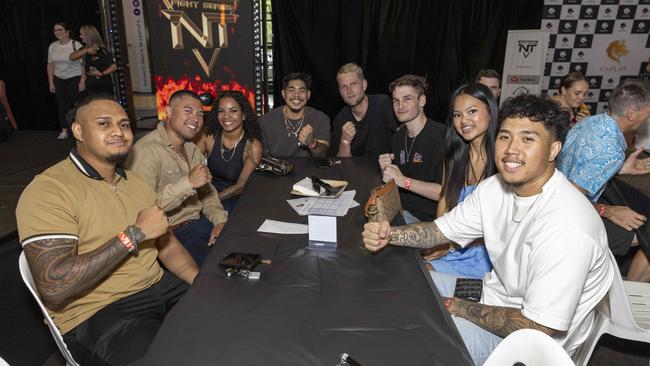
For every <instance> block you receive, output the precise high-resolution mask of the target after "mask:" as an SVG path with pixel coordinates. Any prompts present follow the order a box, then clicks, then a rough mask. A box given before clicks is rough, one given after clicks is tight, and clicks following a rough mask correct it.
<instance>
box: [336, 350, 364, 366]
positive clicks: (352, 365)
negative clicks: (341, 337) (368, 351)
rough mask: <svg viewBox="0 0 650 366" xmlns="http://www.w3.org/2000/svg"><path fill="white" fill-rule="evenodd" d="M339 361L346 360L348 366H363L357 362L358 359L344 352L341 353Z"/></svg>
mask: <svg viewBox="0 0 650 366" xmlns="http://www.w3.org/2000/svg"><path fill="white" fill-rule="evenodd" d="M341 361H344V362H347V363H348V365H350V366H363V365H362V364H360V363H359V361H357V360H355V359H354V358H352V356H350V355H349V354H347V353H345V352H344V353H341Z"/></svg>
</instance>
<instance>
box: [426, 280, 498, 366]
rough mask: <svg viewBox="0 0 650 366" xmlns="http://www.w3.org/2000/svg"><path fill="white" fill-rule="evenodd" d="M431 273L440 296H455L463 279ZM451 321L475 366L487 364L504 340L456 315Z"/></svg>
mask: <svg viewBox="0 0 650 366" xmlns="http://www.w3.org/2000/svg"><path fill="white" fill-rule="evenodd" d="M429 273H430V274H431V278H432V279H433V283H434V284H435V285H436V288H438V292H439V293H440V296H442V297H452V296H454V288H455V287H456V279H457V278H461V277H457V276H454V275H450V274H447V273H441V272H436V271H429ZM451 319H453V321H454V323H455V324H456V328H458V333H460V336H461V338H463V342H465V347H467V350H468V351H469V354H470V356H472V361H474V364H475V365H482V364H483V363H485V360H486V359H487V358H488V357H489V356H490V353H492V351H493V350H494V348H496V346H497V345H498V344H499V343H500V342H501V341H502V340H503V338H501V337H499V336H497V335H495V334H492V333H490V332H488V331H487V330H485V329H483V328H481V327H479V326H478V325H476V324H474V323H472V322H471V321H469V320H467V319H464V318H461V317H459V316H456V315H452V316H451Z"/></svg>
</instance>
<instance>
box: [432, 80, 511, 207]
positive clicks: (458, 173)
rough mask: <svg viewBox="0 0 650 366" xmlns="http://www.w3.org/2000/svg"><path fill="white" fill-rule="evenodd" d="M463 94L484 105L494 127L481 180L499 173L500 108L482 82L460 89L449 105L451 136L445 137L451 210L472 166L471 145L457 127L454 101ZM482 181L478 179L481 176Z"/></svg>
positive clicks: (447, 195)
mask: <svg viewBox="0 0 650 366" xmlns="http://www.w3.org/2000/svg"><path fill="white" fill-rule="evenodd" d="M460 95H469V96H472V97H474V98H476V99H478V100H479V101H481V103H483V104H484V105H485V106H486V108H487V110H488V113H489V116H490V124H489V125H488V128H487V131H486V132H485V136H484V138H483V144H482V145H483V148H484V149H485V155H486V159H487V160H486V162H485V171H484V172H483V176H482V177H481V178H480V179H485V178H487V177H490V176H492V175H494V174H495V173H496V165H495V163H494V140H495V139H496V135H497V115H498V113H499V112H498V111H499V106H498V105H497V102H496V100H495V99H494V95H493V94H492V91H491V90H490V89H489V88H488V87H487V86H485V85H483V84H479V83H470V84H465V85H462V86H460V87H459V88H458V89H456V91H454V94H453V95H452V97H451V101H450V103H449V116H448V117H447V135H446V136H445V147H444V162H445V181H444V184H443V194H444V195H445V198H446V202H447V210H448V211H451V209H452V208H454V207H456V205H457V204H458V198H459V197H460V191H461V190H462V188H463V186H464V185H465V182H466V181H467V175H468V172H469V166H470V157H469V150H470V147H469V145H470V142H469V141H465V140H464V139H463V138H462V137H461V136H460V135H459V134H458V132H457V131H456V128H455V127H454V102H455V101H456V98H457V97H458V96H460ZM477 178H478V177H477Z"/></svg>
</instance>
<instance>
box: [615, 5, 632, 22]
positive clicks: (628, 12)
mask: <svg viewBox="0 0 650 366" xmlns="http://www.w3.org/2000/svg"><path fill="white" fill-rule="evenodd" d="M634 14H636V6H635V5H624V6H619V8H618V14H616V19H634Z"/></svg>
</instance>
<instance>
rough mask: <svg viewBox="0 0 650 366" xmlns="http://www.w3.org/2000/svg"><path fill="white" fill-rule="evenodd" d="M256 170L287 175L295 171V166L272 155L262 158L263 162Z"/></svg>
mask: <svg viewBox="0 0 650 366" xmlns="http://www.w3.org/2000/svg"><path fill="white" fill-rule="evenodd" d="M255 170H257V171H262V172H270V173H273V174H275V175H287V174H289V173H290V172H291V171H292V170H293V164H291V163H289V162H288V161H285V160H280V159H278V158H274V157H272V156H270V155H265V156H262V161H261V162H260V164H259V165H258V166H257V168H256V169H255Z"/></svg>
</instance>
